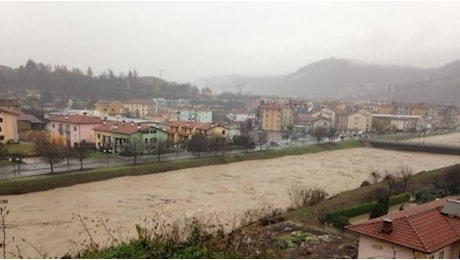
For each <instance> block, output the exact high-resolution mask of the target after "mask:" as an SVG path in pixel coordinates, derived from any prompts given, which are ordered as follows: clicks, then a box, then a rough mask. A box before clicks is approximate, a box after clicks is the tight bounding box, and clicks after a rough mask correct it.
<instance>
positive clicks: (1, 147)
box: [0, 143, 8, 158]
mask: <svg viewBox="0 0 460 260" xmlns="http://www.w3.org/2000/svg"><path fill="white" fill-rule="evenodd" d="M7 154H8V149H6V145H5V144H4V143H0V158H2V157H4V156H5V155H7Z"/></svg>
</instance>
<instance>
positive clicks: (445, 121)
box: [0, 97, 460, 152]
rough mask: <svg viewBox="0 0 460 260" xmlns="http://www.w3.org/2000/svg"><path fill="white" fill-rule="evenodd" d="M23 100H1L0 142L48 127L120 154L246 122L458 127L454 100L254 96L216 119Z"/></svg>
mask: <svg viewBox="0 0 460 260" xmlns="http://www.w3.org/2000/svg"><path fill="white" fill-rule="evenodd" d="M21 105H23V104H20V103H19V102H18V101H17V100H9V99H4V100H0V142H3V143H6V142H18V141H19V140H20V139H21V134H22V133H24V132H26V131H28V130H44V129H47V130H49V131H51V133H52V134H55V135H61V136H63V137H64V139H65V140H66V141H67V143H68V144H69V145H71V146H73V145H74V144H76V143H80V142H82V141H83V140H84V141H85V142H88V143H94V145H95V147H96V148H98V149H107V148H109V147H110V149H111V150H112V151H114V152H119V151H120V149H121V148H120V147H122V146H123V145H124V144H126V143H128V142H129V140H132V139H133V138H136V139H140V140H143V142H144V143H145V144H151V143H152V144H154V143H156V142H158V141H160V140H168V141H169V142H171V143H176V144H177V143H180V142H187V141H188V140H190V138H191V136H192V135H194V134H197V133H201V134H203V135H205V136H207V137H208V138H214V137H216V136H218V137H219V138H224V139H225V140H228V139H232V138H233V136H236V135H241V134H242V127H246V126H247V125H248V122H249V124H250V126H251V127H250V129H251V131H252V133H251V134H250V136H252V137H254V139H255V138H256V136H257V135H258V133H260V132H266V133H287V134H284V135H283V136H286V135H287V136H288V137H291V138H293V139H294V137H302V135H303V136H305V135H307V134H309V133H312V131H313V130H314V129H316V128H326V129H334V132H336V133H337V135H338V134H357V133H364V132H365V133H369V132H379V133H385V132H388V131H425V130H431V129H440V128H441V129H447V128H449V129H453V128H454V129H455V128H460V113H459V112H460V111H458V110H457V108H456V106H447V105H427V104H400V103H395V102H391V103H389V102H372V103H370V102H368V103H363V104H348V103H341V102H335V103H332V102H330V103H316V102H312V101H306V100H303V99H300V98H260V97H254V98H251V99H250V100H248V101H247V104H246V106H245V107H237V108H234V109H233V110H231V111H227V113H226V118H225V120H220V121H218V120H216V119H214V118H213V113H216V112H219V113H222V112H224V111H223V110H222V107H218V106H217V107H211V108H209V107H205V106H203V105H191V102H190V101H188V100H183V99H177V100H174V99H163V98H154V99H131V100H126V101H118V100H112V101H108V100H99V101H97V102H96V103H95V104H94V108H92V109H85V110H71V109H63V110H61V111H54V112H48V113H47V114H46V115H45V118H44V119H39V118H37V117H35V116H33V115H31V114H24V113H23V112H21ZM246 130H247V129H246ZM245 134H248V133H247V131H246V132H245ZM279 136H282V135H279ZM272 139H273V138H272ZM253 141H257V140H253Z"/></svg>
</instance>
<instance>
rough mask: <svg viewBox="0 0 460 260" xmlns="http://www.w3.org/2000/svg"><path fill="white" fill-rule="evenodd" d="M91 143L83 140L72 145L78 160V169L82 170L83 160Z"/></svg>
mask: <svg viewBox="0 0 460 260" xmlns="http://www.w3.org/2000/svg"><path fill="white" fill-rule="evenodd" d="M91 147H92V145H91V144H89V143H87V142H86V141H85V140H83V141H82V142H81V143H79V144H77V145H76V146H74V148H73V149H74V153H75V156H76V157H77V158H78V160H79V161H80V170H83V160H84V159H86V158H87V157H88V152H89V151H90V150H91Z"/></svg>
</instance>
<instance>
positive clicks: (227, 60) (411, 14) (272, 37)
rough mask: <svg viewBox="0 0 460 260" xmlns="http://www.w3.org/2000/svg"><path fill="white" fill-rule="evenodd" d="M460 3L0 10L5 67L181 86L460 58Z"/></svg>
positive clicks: (4, 6) (21, 5)
mask: <svg viewBox="0 0 460 260" xmlns="http://www.w3.org/2000/svg"><path fill="white" fill-rule="evenodd" d="M459 17H460V2H434V1H433V2H326V3H324V2H257V1H256V2H135V3H133V2H0V35H1V37H0V39H1V41H0V46H1V48H0V64H2V65H6V66H11V67H17V66H19V65H23V64H25V62H26V61H27V59H29V58H31V59H33V60H35V61H36V62H42V63H45V64H48V63H49V64H53V65H55V64H63V65H67V66H69V67H78V68H80V69H82V70H84V71H86V69H87V68H88V66H91V67H92V68H93V71H95V73H100V72H101V71H103V70H105V69H108V68H111V69H112V70H113V71H114V72H115V73H116V74H118V73H120V72H127V71H128V70H129V69H136V70H137V72H138V74H139V75H142V76H145V75H152V76H158V75H159V74H160V71H162V73H161V74H162V78H165V79H166V80H170V81H177V82H193V80H195V79H197V78H200V77H207V76H215V75H226V74H244V75H283V74H287V73H291V72H294V71H295V70H297V69H298V68H300V67H302V66H305V65H307V64H309V63H311V62H315V61H318V60H320V59H324V58H329V57H338V58H348V59H354V60H361V61H366V62H375V63H389V64H397V65H416V66H419V67H430V66H440V65H444V64H445V63H448V62H451V61H453V60H456V59H460V18H459Z"/></svg>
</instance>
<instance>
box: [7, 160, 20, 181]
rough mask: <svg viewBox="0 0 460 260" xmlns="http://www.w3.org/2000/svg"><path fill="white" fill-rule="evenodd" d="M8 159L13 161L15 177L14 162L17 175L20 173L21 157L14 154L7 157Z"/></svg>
mask: <svg viewBox="0 0 460 260" xmlns="http://www.w3.org/2000/svg"><path fill="white" fill-rule="evenodd" d="M8 160H9V161H10V162H12V163H13V174H14V177H16V164H17V165H18V175H21V157H19V156H14V157H10V158H8Z"/></svg>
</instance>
